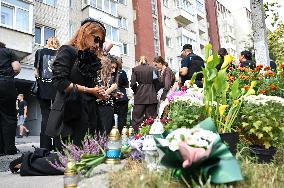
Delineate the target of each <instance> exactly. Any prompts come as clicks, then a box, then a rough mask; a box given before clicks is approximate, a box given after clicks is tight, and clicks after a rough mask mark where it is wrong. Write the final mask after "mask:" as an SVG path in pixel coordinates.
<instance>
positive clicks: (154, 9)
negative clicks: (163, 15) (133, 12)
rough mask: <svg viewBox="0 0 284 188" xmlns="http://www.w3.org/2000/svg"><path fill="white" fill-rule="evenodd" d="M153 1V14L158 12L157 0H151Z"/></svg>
mask: <svg viewBox="0 0 284 188" xmlns="http://www.w3.org/2000/svg"><path fill="white" fill-rule="evenodd" d="M151 2H152V14H154V15H156V14H157V8H156V7H157V6H156V5H157V0H151Z"/></svg>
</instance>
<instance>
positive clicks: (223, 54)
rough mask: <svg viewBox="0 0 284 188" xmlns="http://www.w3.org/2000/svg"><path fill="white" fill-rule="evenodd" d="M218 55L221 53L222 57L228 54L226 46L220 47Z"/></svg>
mask: <svg viewBox="0 0 284 188" xmlns="http://www.w3.org/2000/svg"><path fill="white" fill-rule="evenodd" d="M218 55H220V56H221V57H224V56H225V55H228V52H227V50H226V48H220V49H219V51H218Z"/></svg>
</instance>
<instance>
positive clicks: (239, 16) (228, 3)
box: [218, 0, 253, 56]
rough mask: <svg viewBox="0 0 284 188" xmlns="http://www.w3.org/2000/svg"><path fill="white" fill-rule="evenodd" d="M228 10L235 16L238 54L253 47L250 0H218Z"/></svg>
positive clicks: (234, 24) (234, 23)
mask: <svg viewBox="0 0 284 188" xmlns="http://www.w3.org/2000/svg"><path fill="white" fill-rule="evenodd" d="M218 1H219V2H220V3H222V4H223V5H224V6H225V7H226V8H228V10H230V12H231V14H232V18H233V26H234V33H235V39H236V42H235V44H236V53H235V54H236V56H238V55H239V54H240V53H241V51H243V50H245V49H249V48H251V47H253V41H252V26H251V13H250V12H251V9H250V1H247V0H239V1H234V0H218Z"/></svg>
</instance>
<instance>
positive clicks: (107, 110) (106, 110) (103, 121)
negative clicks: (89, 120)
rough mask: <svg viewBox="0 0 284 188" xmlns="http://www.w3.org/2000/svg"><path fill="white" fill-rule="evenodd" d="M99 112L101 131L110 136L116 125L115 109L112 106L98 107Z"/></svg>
mask: <svg viewBox="0 0 284 188" xmlns="http://www.w3.org/2000/svg"><path fill="white" fill-rule="evenodd" d="M98 112H99V113H98V115H99V124H100V130H99V131H100V132H101V133H106V134H107V135H108V134H109V133H110V131H111V129H112V127H113V125H114V107H113V106H110V105H98Z"/></svg>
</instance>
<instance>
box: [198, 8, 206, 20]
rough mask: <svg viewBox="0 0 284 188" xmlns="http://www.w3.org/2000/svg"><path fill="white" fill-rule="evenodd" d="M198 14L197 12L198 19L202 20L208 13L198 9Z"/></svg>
mask: <svg viewBox="0 0 284 188" xmlns="http://www.w3.org/2000/svg"><path fill="white" fill-rule="evenodd" d="M196 14H197V19H198V21H200V20H204V19H205V18H206V14H205V12H204V11H201V10H198V9H197V10H196Z"/></svg>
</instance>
